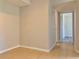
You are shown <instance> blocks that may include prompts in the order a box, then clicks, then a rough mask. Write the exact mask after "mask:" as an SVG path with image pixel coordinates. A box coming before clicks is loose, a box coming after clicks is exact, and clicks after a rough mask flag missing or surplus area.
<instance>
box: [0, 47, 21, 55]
mask: <svg viewBox="0 0 79 59" xmlns="http://www.w3.org/2000/svg"><path fill="white" fill-rule="evenodd" d="M18 47H20V46H19V45H17V46H15V47H11V48H8V49H5V50H2V51H0V54H2V53H5V52H8V51H10V50H12V49H15V48H18Z"/></svg>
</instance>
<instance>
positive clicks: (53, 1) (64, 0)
mask: <svg viewBox="0 0 79 59" xmlns="http://www.w3.org/2000/svg"><path fill="white" fill-rule="evenodd" d="M70 1H75V0H52V4H53V5H57V4H61V3H66V2H70Z"/></svg>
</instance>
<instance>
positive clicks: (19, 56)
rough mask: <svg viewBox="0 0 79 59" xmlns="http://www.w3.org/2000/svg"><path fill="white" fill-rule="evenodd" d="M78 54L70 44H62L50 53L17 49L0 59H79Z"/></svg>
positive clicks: (1, 56) (2, 55)
mask: <svg viewBox="0 0 79 59" xmlns="http://www.w3.org/2000/svg"><path fill="white" fill-rule="evenodd" d="M78 57H79V54H77V53H76V52H75V51H74V49H73V47H72V46H70V44H69V45H68V44H62V45H61V46H60V44H58V45H57V47H55V49H54V50H52V51H51V52H50V53H46V52H42V51H36V50H31V49H27V48H16V49H14V50H12V51H9V52H7V53H4V54H1V55H0V59H53V58H54V59H78Z"/></svg>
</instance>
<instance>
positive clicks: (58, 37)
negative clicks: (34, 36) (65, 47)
mask: <svg viewBox="0 0 79 59" xmlns="http://www.w3.org/2000/svg"><path fill="white" fill-rule="evenodd" d="M64 12H65V11H64ZM67 12H72V13H73V17H74V18H73V48H74V50H75V51H76V52H77V53H79V51H78V50H77V48H76V9H74V10H71V11H67ZM58 18H59V11H58V10H56V9H55V22H56V42H57V43H58V42H59V39H60V34H59V23H58V22H59V21H58V20H59V19H58Z"/></svg>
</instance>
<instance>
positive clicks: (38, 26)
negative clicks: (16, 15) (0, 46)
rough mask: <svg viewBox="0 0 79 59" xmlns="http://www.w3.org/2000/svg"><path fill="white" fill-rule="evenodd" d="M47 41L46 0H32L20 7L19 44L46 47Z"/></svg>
mask: <svg viewBox="0 0 79 59" xmlns="http://www.w3.org/2000/svg"><path fill="white" fill-rule="evenodd" d="M48 42H49V41H48V0H32V4H31V5H30V6H28V7H22V8H21V40H20V44H21V45H23V46H29V47H35V48H42V49H48Z"/></svg>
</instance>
